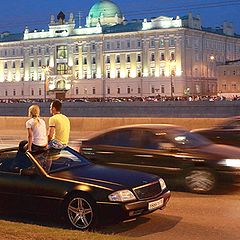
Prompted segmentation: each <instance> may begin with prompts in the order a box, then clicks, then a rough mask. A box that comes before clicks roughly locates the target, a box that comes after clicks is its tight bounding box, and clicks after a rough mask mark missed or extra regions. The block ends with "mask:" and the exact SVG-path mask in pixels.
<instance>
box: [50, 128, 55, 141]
mask: <svg viewBox="0 0 240 240" xmlns="http://www.w3.org/2000/svg"><path fill="white" fill-rule="evenodd" d="M54 133H55V127H49V128H48V141H50V140H52V139H53V135H54Z"/></svg>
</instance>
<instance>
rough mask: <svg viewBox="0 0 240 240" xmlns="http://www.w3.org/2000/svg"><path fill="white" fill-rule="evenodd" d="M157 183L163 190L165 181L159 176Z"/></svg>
mask: <svg viewBox="0 0 240 240" xmlns="http://www.w3.org/2000/svg"><path fill="white" fill-rule="evenodd" d="M159 183H160V186H161V189H162V190H164V189H165V188H166V187H167V186H166V183H165V181H164V180H163V179H162V178H159Z"/></svg>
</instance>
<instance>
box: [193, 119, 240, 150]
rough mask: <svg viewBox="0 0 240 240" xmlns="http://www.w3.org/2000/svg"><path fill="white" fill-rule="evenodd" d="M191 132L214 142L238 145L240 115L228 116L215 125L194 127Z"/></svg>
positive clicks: (239, 138)
mask: <svg viewBox="0 0 240 240" xmlns="http://www.w3.org/2000/svg"><path fill="white" fill-rule="evenodd" d="M191 132H195V133H198V134H201V135H202V136H204V137H206V138H208V139H210V140H211V141H213V142H215V143H219V144H227V145H232V146H236V147H240V117H233V118H228V119H226V120H225V121H224V122H223V123H221V124H219V125H218V126H216V127H212V128H202V129H194V130H192V131H191Z"/></svg>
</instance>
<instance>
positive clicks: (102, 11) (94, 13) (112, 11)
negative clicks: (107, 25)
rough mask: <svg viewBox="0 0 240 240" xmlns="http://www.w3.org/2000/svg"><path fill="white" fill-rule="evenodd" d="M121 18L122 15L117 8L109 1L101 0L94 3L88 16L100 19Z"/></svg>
mask: <svg viewBox="0 0 240 240" xmlns="http://www.w3.org/2000/svg"><path fill="white" fill-rule="evenodd" d="M116 14H117V16H118V17H122V13H121V11H120V9H119V7H118V6H117V5H116V4H115V3H113V2H112V1H110V0H101V1H99V2H97V3H95V4H94V5H93V6H92V7H91V9H90V11H89V14H88V17H90V18H97V19H98V18H100V17H101V16H102V17H115V16H116Z"/></svg>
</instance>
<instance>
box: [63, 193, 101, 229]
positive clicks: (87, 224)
mask: <svg viewBox="0 0 240 240" xmlns="http://www.w3.org/2000/svg"><path fill="white" fill-rule="evenodd" d="M64 210H65V219H66V220H67V223H68V224H69V225H70V226H71V227H72V228H75V229H79V230H83V231H84V230H93V229H95V228H96V226H97V214H96V206H95V203H94V201H93V200H91V199H90V197H88V196H85V195H82V194H74V195H72V196H70V197H69V198H68V200H67V201H66V204H65V209H64Z"/></svg>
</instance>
